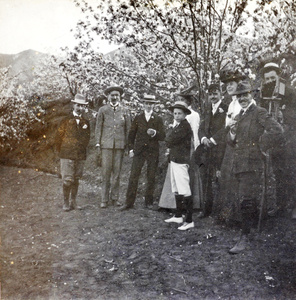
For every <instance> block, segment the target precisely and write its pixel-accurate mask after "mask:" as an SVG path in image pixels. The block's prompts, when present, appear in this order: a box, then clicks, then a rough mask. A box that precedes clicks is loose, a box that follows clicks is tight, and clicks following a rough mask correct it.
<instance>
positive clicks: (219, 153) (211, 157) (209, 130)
mask: <svg viewBox="0 0 296 300" xmlns="http://www.w3.org/2000/svg"><path fill="white" fill-rule="evenodd" d="M227 110H228V106H227V105H226V104H224V103H223V102H221V104H220V105H219V107H218V108H217V110H216V113H215V114H214V115H213V114H212V105H209V106H208V107H207V109H206V110H205V113H204V115H203V117H202V120H201V124H200V127H199V131H198V136H199V139H200V140H201V139H202V138H203V137H207V138H208V139H209V138H211V137H213V138H214V139H215V141H216V142H217V146H212V148H210V149H208V148H205V147H204V146H203V145H200V146H199V149H198V150H197V153H200V152H202V153H204V154H203V157H204V158H203V161H202V163H203V164H207V163H208V164H211V165H212V166H215V167H216V168H217V169H219V168H220V166H221V163H222V160H223V156H224V152H225V146H226V143H225V138H224V137H225V133H224V128H225V119H226V113H227ZM218 132H220V133H219V134H218V135H217V133H218ZM218 137H219V138H218ZM197 153H196V154H195V157H196V160H197V161H198V157H197ZM205 153H207V155H205ZM198 155H200V154H198Z"/></svg>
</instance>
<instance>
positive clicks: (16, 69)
mask: <svg viewBox="0 0 296 300" xmlns="http://www.w3.org/2000/svg"><path fill="white" fill-rule="evenodd" d="M48 55H49V54H45V53H42V52H38V51H34V50H25V51H22V52H20V53H18V54H0V68H5V67H9V66H10V67H11V68H10V70H9V74H10V75H11V76H15V75H18V74H19V79H20V82H24V81H31V80H32V79H33V70H34V68H35V67H36V66H37V65H38V64H40V61H41V60H42V59H44V57H46V56H48Z"/></svg>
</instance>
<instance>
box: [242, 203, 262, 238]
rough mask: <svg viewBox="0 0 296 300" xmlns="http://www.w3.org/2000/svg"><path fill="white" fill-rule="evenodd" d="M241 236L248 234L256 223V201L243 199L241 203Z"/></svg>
mask: <svg viewBox="0 0 296 300" xmlns="http://www.w3.org/2000/svg"><path fill="white" fill-rule="evenodd" d="M241 216H242V234H243V235H247V234H249V233H250V231H251V228H252V226H254V225H255V224H256V221H258V214H257V208H256V199H253V198H245V199H243V200H242V202H241Z"/></svg>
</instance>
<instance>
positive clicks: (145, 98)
mask: <svg viewBox="0 0 296 300" xmlns="http://www.w3.org/2000/svg"><path fill="white" fill-rule="evenodd" d="M142 102H150V103H156V102H158V101H157V100H156V98H155V96H154V95H147V94H145V95H144V96H143V99H142Z"/></svg>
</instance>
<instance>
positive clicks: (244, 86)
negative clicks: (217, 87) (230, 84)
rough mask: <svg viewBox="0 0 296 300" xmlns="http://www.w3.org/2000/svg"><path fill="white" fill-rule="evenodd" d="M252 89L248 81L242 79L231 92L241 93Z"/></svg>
mask: <svg viewBox="0 0 296 300" xmlns="http://www.w3.org/2000/svg"><path fill="white" fill-rule="evenodd" d="M253 91H254V89H253V88H252V86H251V84H250V82H249V81H248V80H244V81H241V82H239V83H238V85H237V88H236V91H235V92H234V93H233V95H241V94H246V93H251V92H253Z"/></svg>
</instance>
